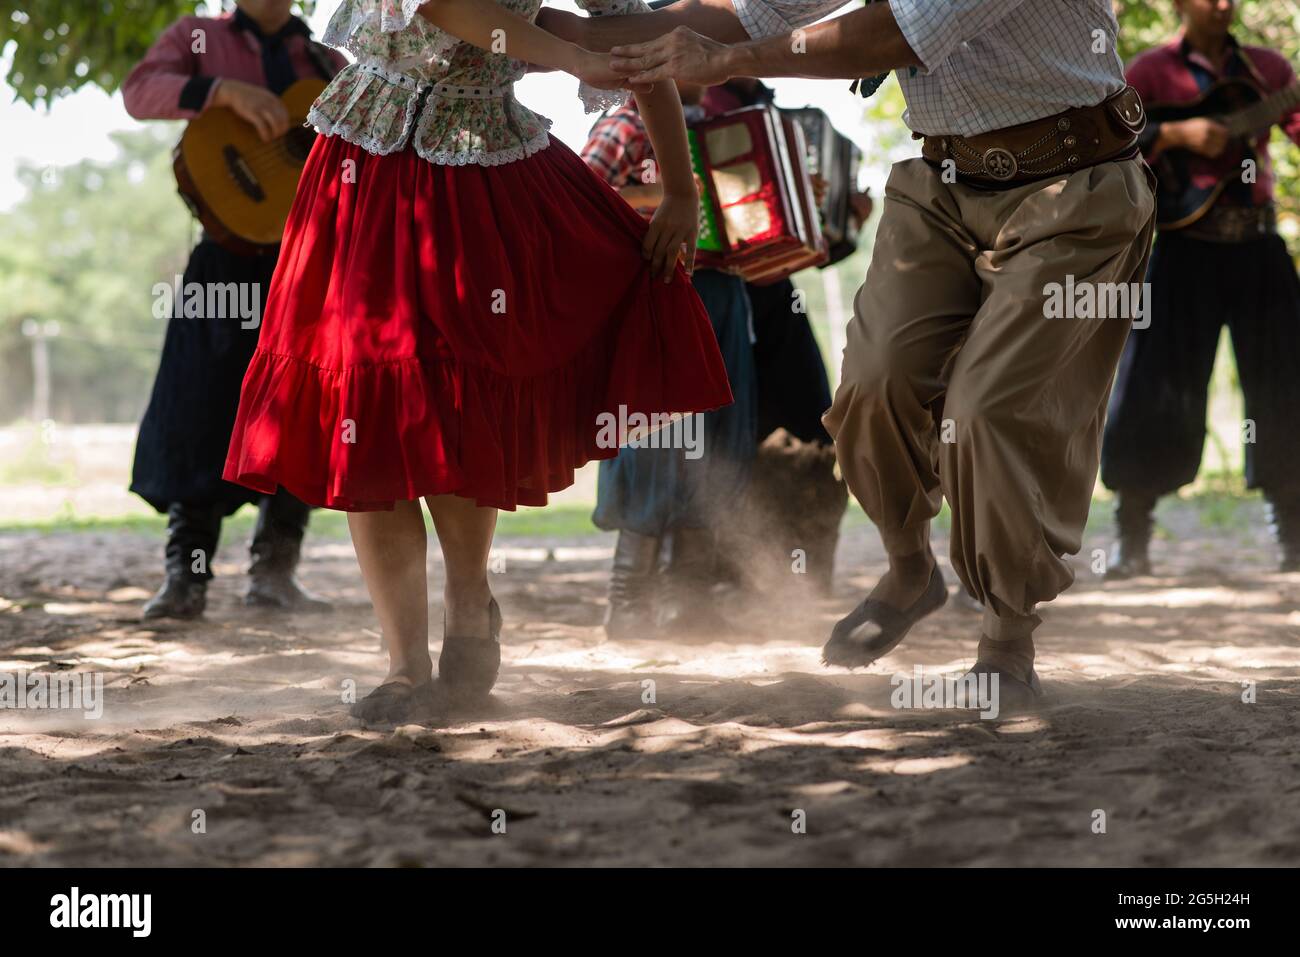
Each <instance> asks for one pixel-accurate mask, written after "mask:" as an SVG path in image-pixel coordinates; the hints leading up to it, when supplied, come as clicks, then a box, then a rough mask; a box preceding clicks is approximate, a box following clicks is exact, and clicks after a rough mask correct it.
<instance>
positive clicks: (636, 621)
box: [604, 531, 659, 639]
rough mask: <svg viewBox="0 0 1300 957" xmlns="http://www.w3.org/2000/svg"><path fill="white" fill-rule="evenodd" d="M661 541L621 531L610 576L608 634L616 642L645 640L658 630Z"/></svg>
mask: <svg viewBox="0 0 1300 957" xmlns="http://www.w3.org/2000/svg"><path fill="white" fill-rule="evenodd" d="M658 562H659V539H658V538H653V537H651V536H649V535H639V534H637V533H636V532H628V531H621V532H619V533H618V543H617V544H616V545H615V546H614V567H613V569H612V570H611V571H610V573H609V604H608V605H607V606H606V608H605V621H604V626H605V634H606V635H607V636H608V637H610V638H614V639H618V638H640V637H644V636H645V635H647V634H648V633H650V632H651V631H653V630H654V628H655V612H656V609H655V601H654V599H655V587H656V585H657V584H658V580H657V578H656V576H657V574H658V570H657V566H658Z"/></svg>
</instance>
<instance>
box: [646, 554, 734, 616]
mask: <svg viewBox="0 0 1300 957" xmlns="http://www.w3.org/2000/svg"><path fill="white" fill-rule="evenodd" d="M669 551H670V556H669V559H668V570H667V572H666V573H665V574H664V582H663V584H664V589H663V601H662V602H661V605H662V611H661V614H660V615H659V626H660V627H662V628H665V629H669V630H671V631H676V632H679V633H680V632H690V633H695V634H708V635H716V634H721V633H726V632H728V631H731V629H732V627H733V622H732V621H731V620H730V619H728V618H727V616H726V615H724V614H723V613H722V612H721V611H720V610H719V608H718V599H717V593H716V586H717V585H718V584H719V575H718V568H719V562H718V542H717V534H716V533H715V532H714V530H713V529H711V528H675V529H673V532H672V540H671V543H670V545H669Z"/></svg>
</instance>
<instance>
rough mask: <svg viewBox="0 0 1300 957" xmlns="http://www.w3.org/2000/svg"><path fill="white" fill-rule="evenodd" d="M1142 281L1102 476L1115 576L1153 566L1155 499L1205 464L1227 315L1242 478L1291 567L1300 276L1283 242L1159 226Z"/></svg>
mask: <svg viewBox="0 0 1300 957" xmlns="http://www.w3.org/2000/svg"><path fill="white" fill-rule="evenodd" d="M1147 279H1148V281H1149V282H1150V284H1151V285H1150V289H1151V297H1152V302H1151V312H1150V316H1151V324H1150V326H1149V327H1148V328H1145V329H1135V330H1133V332H1132V333H1131V335H1130V336H1129V340H1128V343H1127V345H1126V347H1125V351H1124V355H1123V358H1122V360H1121V362H1120V366H1119V371H1118V375H1117V378H1116V382H1115V388H1114V392H1113V393H1112V395H1111V401H1110V411H1109V417H1108V421H1107V424H1106V430H1105V434H1104V439H1103V444H1102V459H1101V478H1102V482H1103V483H1104V484H1105V485H1106V487H1107V488H1109V489H1112V490H1113V491H1115V492H1116V493H1118V494H1117V499H1118V506H1117V518H1118V522H1119V532H1120V547H1119V555H1118V557H1117V558H1116V560H1115V562H1113V563H1112V571H1113V572H1114V573H1115V577H1123V576H1125V575H1127V574H1140V573H1146V572H1148V571H1149V570H1150V564H1149V560H1148V559H1147V543H1148V542H1149V539H1150V534H1151V525H1152V518H1151V515H1152V510H1153V509H1154V506H1155V503H1156V500H1157V499H1158V498H1159V497H1160V496H1162V495H1166V494H1169V493H1171V492H1174V491H1176V490H1177V489H1179V488H1181V487H1182V486H1184V485H1187V484H1188V483H1190V482H1191V481H1192V480H1193V479H1195V477H1196V473H1197V471H1198V469H1199V468H1200V463H1201V452H1202V448H1203V447H1204V445H1205V434H1206V428H1205V419H1206V407H1207V401H1208V393H1209V382H1210V376H1211V373H1212V370H1213V366H1214V357H1215V351H1216V349H1217V347H1218V343H1219V339H1220V335H1221V333H1222V330H1223V327H1224V325H1225V324H1226V325H1227V327H1228V330H1229V333H1230V335H1231V337H1232V348H1233V353H1234V355H1235V357H1236V364H1237V371H1238V374H1239V378H1240V380H1241V387H1242V391H1243V393H1244V396H1245V419H1246V421H1245V422H1244V423H1243V431H1242V435H1243V439H1244V440H1245V469H1246V484H1247V487H1249V488H1252V489H1259V490H1261V491H1262V492H1263V494H1264V497H1265V499H1266V500H1267V502H1268V503H1269V505H1270V511H1271V513H1272V520H1273V523H1274V528H1275V530H1276V532H1277V534H1278V539H1279V543H1280V545H1281V546H1282V551H1283V565H1284V567H1288V568H1292V569H1297V568H1300V442H1297V441H1296V437H1295V429H1296V416H1297V414H1300V279H1297V277H1296V269H1295V264H1294V263H1293V262H1292V260H1291V257H1290V256H1289V255H1288V253H1287V249H1286V245H1285V243H1284V242H1283V241H1282V239H1281V238H1280V237H1279V236H1278V235H1276V234H1275V233H1268V234H1266V235H1263V236H1261V237H1259V238H1255V239H1250V240H1247V241H1239V242H1221V241H1211V240H1208V239H1203V238H1197V237H1196V236H1193V235H1187V234H1184V233H1182V232H1171V233H1161V234H1160V235H1159V237H1158V238H1157V240H1156V243H1155V249H1154V251H1153V254H1152V258H1151V266H1150V269H1149V272H1148V275H1147Z"/></svg>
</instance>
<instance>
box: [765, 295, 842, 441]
mask: <svg viewBox="0 0 1300 957" xmlns="http://www.w3.org/2000/svg"><path fill="white" fill-rule="evenodd" d="M745 288H746V290H747V291H748V293H749V301H750V304H751V305H752V306H753V310H754V371H755V375H756V377H757V380H758V439H759V441H760V442H761V441H762V440H763V439H765V438H767V436H769V435H771V434H772V433H773V432H775V431H776V430H777V429H785V430H786V431H787V432H789V433H790V434H791V435H793V436H794V437H795V438H797V439H799V440H800V441H801V442H819V443H825V444H826V445H830V444H831V437H830V433H828V432H827V431H826V426H824V425H823V424H822V414H823V413H824V412H825V411H826V410H827V409H829V408H830V407H831V386H830V380H829V378H828V376H827V375H826V363H825V361H824V360H823V359H822V352H821V347H820V346H819V345H818V344H817V338H816V336H814V335H813V330H812V325H811V324H810V323H809V322H808V314H807V313H806V312H802V311H799V310H798V309H796V302H797V300H796V297H795V288H794V283H792V282H791V281H790V280H789V279H783V280H781V281H780V282H776V283H772V284H771V285H769V286H755V285H752V284H746V286H745Z"/></svg>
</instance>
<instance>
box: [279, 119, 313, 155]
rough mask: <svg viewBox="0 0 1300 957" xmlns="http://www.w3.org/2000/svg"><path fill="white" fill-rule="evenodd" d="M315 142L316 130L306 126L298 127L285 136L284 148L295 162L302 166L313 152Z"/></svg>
mask: <svg viewBox="0 0 1300 957" xmlns="http://www.w3.org/2000/svg"><path fill="white" fill-rule="evenodd" d="M315 142H316V131H315V130H313V129H311V128H310V127H306V126H298V127H295V128H294V129H292V130H290V131H289V132H288V133H286V134H285V137H284V148H285V149H286V150H287V151H288V152H289V156H290V157H291V158H292V159H293V161H294V162H296V163H298V164H300V165H301V164H302V163H305V162H307V154H308V153H310V152H311V148H312V144H313V143H315Z"/></svg>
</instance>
